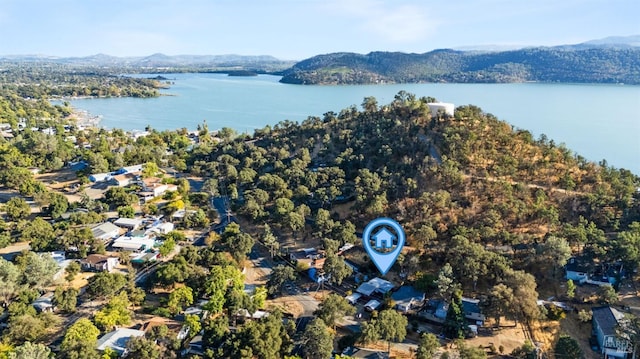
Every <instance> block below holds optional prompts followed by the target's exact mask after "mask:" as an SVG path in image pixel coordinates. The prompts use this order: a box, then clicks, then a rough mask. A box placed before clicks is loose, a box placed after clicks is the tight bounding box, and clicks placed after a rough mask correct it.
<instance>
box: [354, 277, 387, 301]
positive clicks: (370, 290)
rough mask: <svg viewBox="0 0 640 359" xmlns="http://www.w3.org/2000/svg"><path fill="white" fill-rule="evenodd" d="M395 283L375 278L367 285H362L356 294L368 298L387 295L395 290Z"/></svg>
mask: <svg viewBox="0 0 640 359" xmlns="http://www.w3.org/2000/svg"><path fill="white" fill-rule="evenodd" d="M393 287H394V285H393V283H391V282H389V281H387V280H384V279H381V278H377V277H376V278H373V279H371V280H370V281H368V282H366V283H362V284H361V285H360V286H359V287H358V289H356V292H358V293H360V294H363V295H365V296H367V297H371V296H373V295H374V294H378V295H381V296H382V295H385V294H387V293H388V292H390V291H391V290H392V289H393Z"/></svg>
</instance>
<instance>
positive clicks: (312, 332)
mask: <svg viewBox="0 0 640 359" xmlns="http://www.w3.org/2000/svg"><path fill="white" fill-rule="evenodd" d="M302 341H303V342H304V346H303V351H304V354H305V356H306V358H308V359H330V358H331V354H332V352H333V334H332V333H330V332H329V328H327V326H326V325H325V323H324V321H322V319H320V318H316V319H313V320H312V321H311V322H310V323H309V325H307V327H306V328H305V330H304V333H303V334H302Z"/></svg>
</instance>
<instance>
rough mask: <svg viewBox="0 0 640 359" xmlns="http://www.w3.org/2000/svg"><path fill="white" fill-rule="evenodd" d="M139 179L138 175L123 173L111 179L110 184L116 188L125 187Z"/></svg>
mask: <svg viewBox="0 0 640 359" xmlns="http://www.w3.org/2000/svg"><path fill="white" fill-rule="evenodd" d="M139 177H140V173H136V172H133V173H123V174H119V175H115V176H113V177H111V182H112V183H113V184H114V185H116V186H118V187H126V186H128V185H130V184H132V183H134V182H135V181H137V180H138V178H139Z"/></svg>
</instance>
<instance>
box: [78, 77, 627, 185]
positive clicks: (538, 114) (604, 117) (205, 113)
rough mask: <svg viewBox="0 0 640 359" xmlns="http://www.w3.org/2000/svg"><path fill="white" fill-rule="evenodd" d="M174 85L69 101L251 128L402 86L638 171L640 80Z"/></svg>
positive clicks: (124, 118)
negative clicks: (155, 92)
mask: <svg viewBox="0 0 640 359" xmlns="http://www.w3.org/2000/svg"><path fill="white" fill-rule="evenodd" d="M165 77H167V78H170V79H171V80H172V81H174V82H175V83H174V84H173V85H172V86H171V88H170V89H167V90H163V91H162V92H163V94H166V95H171V96H161V97H158V98H151V99H134V98H110V99H80V100H72V101H71V103H72V105H73V106H74V107H76V108H79V109H83V110H87V111H89V112H90V113H91V114H93V115H100V116H101V117H102V121H101V123H100V125H101V126H103V127H106V128H123V129H125V130H133V129H143V128H145V127H146V126H147V125H150V126H151V127H153V128H155V129H158V130H164V129H176V128H181V127H186V128H188V129H190V130H193V129H195V128H196V127H197V125H198V124H201V123H203V121H206V122H207V125H208V126H209V128H210V129H218V128H221V127H231V128H234V129H235V130H237V131H238V132H248V133H252V132H253V130H254V129H256V128H262V127H264V126H266V125H274V124H276V123H278V122H280V121H283V120H291V121H302V120H304V119H305V118H307V117H308V116H320V117H321V116H322V114H324V113H325V112H328V111H334V112H339V111H340V110H341V109H343V108H346V107H349V106H351V105H357V106H360V104H361V103H362V101H363V99H364V98H365V97H367V96H374V97H375V98H376V99H377V100H378V103H379V104H386V103H389V102H391V101H392V100H393V97H394V95H395V94H397V93H398V91H400V90H404V91H407V92H410V93H414V94H416V95H417V96H418V97H421V96H432V97H435V98H437V99H438V100H439V101H442V102H452V103H454V104H455V105H456V106H459V105H465V104H473V105H477V106H479V107H481V108H482V109H483V110H484V111H485V112H488V113H492V114H494V115H495V116H496V117H498V118H500V119H501V120H504V121H507V122H509V123H511V124H512V125H514V126H516V127H518V128H522V129H527V130H529V131H531V132H532V133H533V134H534V135H535V136H536V137H537V136H539V135H540V134H542V133H544V134H546V135H547V136H548V138H549V139H552V140H554V141H555V142H556V143H558V144H559V143H565V144H566V145H567V147H568V148H570V149H571V150H573V151H575V152H577V153H579V154H580V155H582V156H584V157H585V158H587V159H589V160H593V161H599V160H601V159H606V160H607V162H608V163H609V164H610V165H613V166H615V167H623V168H627V169H629V170H631V171H633V172H634V173H636V174H640V86H626V85H585V84H539V83H521V84H402V85H349V86H301V85H287V84H281V83H279V82H278V80H279V79H280V78H279V77H277V76H268V75H264V76H257V77H229V76H227V75H224V74H170V75H165Z"/></svg>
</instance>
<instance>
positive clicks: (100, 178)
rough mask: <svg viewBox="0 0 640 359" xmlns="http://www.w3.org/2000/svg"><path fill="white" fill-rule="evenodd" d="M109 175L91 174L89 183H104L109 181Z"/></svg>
mask: <svg viewBox="0 0 640 359" xmlns="http://www.w3.org/2000/svg"><path fill="white" fill-rule="evenodd" d="M111 177H112V176H111V173H93V174H91V175H89V181H91V182H104V181H109V180H110V179H111Z"/></svg>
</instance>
